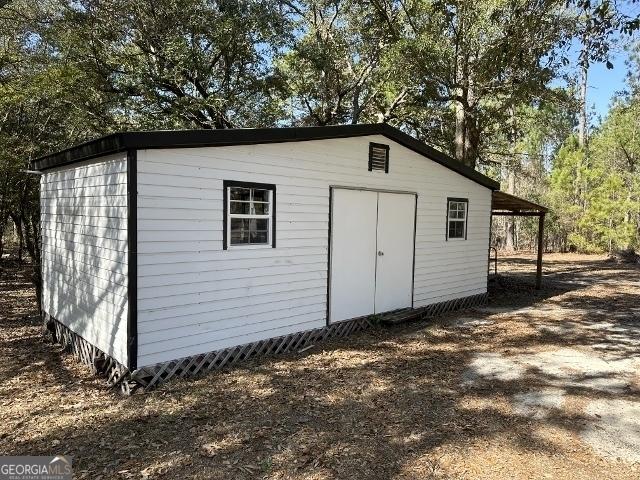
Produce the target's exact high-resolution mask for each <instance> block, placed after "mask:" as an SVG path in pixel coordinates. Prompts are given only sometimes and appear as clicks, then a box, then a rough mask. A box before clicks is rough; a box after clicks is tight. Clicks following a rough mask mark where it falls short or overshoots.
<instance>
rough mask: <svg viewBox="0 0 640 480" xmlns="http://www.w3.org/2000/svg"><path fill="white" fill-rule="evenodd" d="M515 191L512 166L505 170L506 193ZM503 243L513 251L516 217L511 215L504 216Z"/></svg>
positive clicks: (506, 248)
mask: <svg viewBox="0 0 640 480" xmlns="http://www.w3.org/2000/svg"><path fill="white" fill-rule="evenodd" d="M515 191H516V174H515V172H514V171H513V169H512V168H509V170H508V171H507V193H509V194H511V195H513V194H515ZM504 235H505V245H504V248H505V250H507V251H510V252H512V251H514V250H516V248H517V245H516V219H515V217H512V216H506V217H505V232H504Z"/></svg>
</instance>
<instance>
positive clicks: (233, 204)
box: [223, 180, 276, 250]
mask: <svg viewBox="0 0 640 480" xmlns="http://www.w3.org/2000/svg"><path fill="white" fill-rule="evenodd" d="M275 210H276V187H275V185H271V184H266V183H249V182H235V181H230V180H225V181H224V241H223V247H224V249H225V250H226V249H227V248H236V247H239V248H242V247H254V248H255V247H275V244H276V242H275V215H276V212H275Z"/></svg>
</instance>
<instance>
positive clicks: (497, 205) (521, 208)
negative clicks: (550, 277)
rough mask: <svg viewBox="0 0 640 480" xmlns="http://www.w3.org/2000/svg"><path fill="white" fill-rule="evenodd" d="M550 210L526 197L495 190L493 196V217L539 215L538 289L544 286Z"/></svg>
mask: <svg viewBox="0 0 640 480" xmlns="http://www.w3.org/2000/svg"><path fill="white" fill-rule="evenodd" d="M548 211H549V209H547V208H546V207H543V206H542V205H538V204H537V203H533V202H530V201H529V200H525V199H524V198H520V197H516V196H515V195H509V194H508V193H504V192H501V191H497V190H496V191H494V192H493V196H492V198H491V219H492V220H493V216H494V215H496V216H498V215H499V216H513V217H538V260H537V264H536V289H537V290H539V289H540V288H541V287H542V252H543V251H544V246H543V242H544V216H545V215H546V213H547V212H548Z"/></svg>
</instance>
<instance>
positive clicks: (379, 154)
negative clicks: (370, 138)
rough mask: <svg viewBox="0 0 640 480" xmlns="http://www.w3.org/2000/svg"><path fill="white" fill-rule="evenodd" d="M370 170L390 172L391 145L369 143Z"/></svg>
mask: <svg viewBox="0 0 640 480" xmlns="http://www.w3.org/2000/svg"><path fill="white" fill-rule="evenodd" d="M369 171H370V172H373V171H381V172H384V173H389V145H385V144H384V143H373V142H371V143H369Z"/></svg>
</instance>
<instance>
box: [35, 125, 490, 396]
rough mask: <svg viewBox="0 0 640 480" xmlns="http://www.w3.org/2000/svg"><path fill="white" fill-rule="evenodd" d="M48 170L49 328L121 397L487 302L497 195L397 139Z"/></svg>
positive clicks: (127, 141) (88, 152)
mask: <svg viewBox="0 0 640 480" xmlns="http://www.w3.org/2000/svg"><path fill="white" fill-rule="evenodd" d="M33 166H34V168H36V169H38V170H40V171H42V172H43V175H42V177H41V178H42V179H41V207H42V222H41V224H42V273H43V293H42V296H43V298H42V308H43V315H44V316H45V318H47V319H48V320H50V321H51V323H52V324H53V325H54V326H55V330H56V336H57V337H58V339H59V340H60V341H61V342H63V343H65V344H68V345H70V346H71V348H73V349H74V351H75V352H76V353H77V354H78V355H79V356H80V357H81V358H82V359H84V360H85V361H86V362H89V363H91V364H92V365H94V366H95V367H96V368H97V369H102V370H108V373H109V374H110V376H111V380H112V381H113V382H116V383H117V382H128V381H129V380H131V379H133V380H135V381H137V382H138V383H140V384H142V385H144V386H147V387H150V386H153V385H155V384H157V383H158V382H160V381H162V380H165V379H167V378H169V377H171V376H173V375H176V374H182V375H187V374H193V373H197V372H199V371H201V370H203V369H210V368H218V367H219V366H222V365H225V364H228V363H230V362H233V361H237V360H240V359H242V358H246V357H248V356H251V355H254V354H256V353H265V352H278V351H286V350H289V349H292V348H300V347H302V346H304V345H305V344H308V343H309V342H311V341H317V340H318V339H320V338H324V337H325V336H330V335H344V334H347V333H350V332H351V331H353V330H356V329H360V328H363V327H364V326H366V325H367V324H368V320H367V318H368V317H369V316H371V315H377V314H385V315H386V314H388V312H410V313H411V314H420V313H425V312H427V313H428V312H433V311H442V310H444V309H451V308H456V307H458V306H460V305H470V304H474V303H478V302H482V301H483V300H485V298H486V292H487V249H488V246H489V231H490V216H491V195H492V191H493V190H496V189H498V187H499V185H498V184H497V183H496V182H494V181H493V180H491V179H490V178H488V177H485V176H483V175H481V174H480V173H478V172H476V171H474V170H472V169H470V168H467V167H465V166H463V165H462V164H460V163H458V162H456V161H455V160H454V159H452V158H450V157H448V156H446V155H444V154H442V153H440V152H438V151H436V150H434V149H432V148H430V147H428V146H427V145H425V144H424V143H422V142H419V141H417V140H416V139H414V138H412V137H410V136H408V135H406V134H404V133H402V132H401V131H399V130H397V129H394V128H392V127H389V126H388V125H384V124H374V125H348V126H331V127H307V128H282V129H240V130H213V131H155V132H135V133H119V134H114V135H109V136H107V137H103V138H100V139H97V140H94V141H91V142H87V143H85V144H82V145H78V146H75V147H72V148H69V149H67V150H64V151H62V152H59V153H56V154H52V155H49V156H46V157H43V158H40V159H38V160H36V161H35V162H34V164H33Z"/></svg>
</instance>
